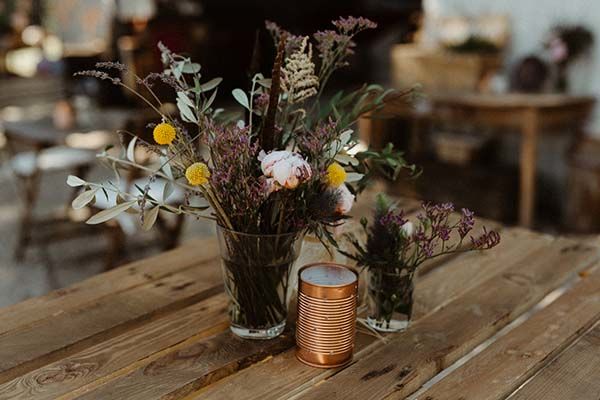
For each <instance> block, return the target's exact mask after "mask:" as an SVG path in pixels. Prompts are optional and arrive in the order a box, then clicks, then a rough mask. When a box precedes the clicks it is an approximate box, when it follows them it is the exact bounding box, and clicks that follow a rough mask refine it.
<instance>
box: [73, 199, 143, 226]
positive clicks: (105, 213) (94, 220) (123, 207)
mask: <svg viewBox="0 0 600 400" xmlns="http://www.w3.org/2000/svg"><path fill="white" fill-rule="evenodd" d="M135 203H137V200H130V201H127V202H125V203H121V204H117V205H116V206H114V207H111V208H107V209H106V210H102V211H100V212H99V213H97V214H94V215H92V216H91V217H90V219H88V220H87V221H86V222H85V223H86V224H89V225H96V224H101V223H102V222H106V221H108V220H109V219H112V218H114V217H116V216H117V215H119V214H121V213H122V212H124V211H127V210H128V209H130V208H131V207H132V206H133V205H134V204H135Z"/></svg>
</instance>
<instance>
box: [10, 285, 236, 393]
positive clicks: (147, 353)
mask: <svg viewBox="0 0 600 400" xmlns="http://www.w3.org/2000/svg"><path fill="white" fill-rule="evenodd" d="M226 308H227V298H226V296H225V294H224V293H222V294H219V295H216V296H213V297H210V298H208V299H206V300H204V301H201V302H199V303H196V304H193V305H191V306H189V307H187V308H184V309H182V310H179V311H177V312H174V313H172V314H169V315H167V316H165V317H163V318H160V319H157V320H156V321H152V322H149V323H147V324H145V325H143V326H141V327H138V328H136V329H133V330H131V331H127V332H125V333H124V334H121V335H119V336H116V337H114V338H112V339H108V340H106V341H104V342H101V343H98V344H97V345H94V346H91V347H89V348H87V349H84V350H82V351H80V352H78V353H75V354H72V355H70V356H67V357H65V358H62V359H61V360H59V361H56V362H54V363H52V364H48V365H46V366H43V367H41V368H39V369H36V370H34V371H31V372H29V373H27V374H24V375H22V376H19V377H18V378H15V379H13V380H12V381H9V382H6V383H4V384H2V385H0V399H2V400H4V399H6V400H8V399H11V400H20V399H23V400H25V399H36V400H42V399H56V398H58V397H60V396H62V395H65V394H67V393H68V394H69V395H68V396H67V397H72V396H74V395H76V394H78V393H81V390H83V389H85V390H90V389H91V388H94V387H95V386H99V385H100V384H102V383H103V382H104V381H107V380H110V379H111V377H112V375H119V374H120V375H123V374H125V372H124V371H127V370H128V369H133V368H135V365H136V364H137V363H140V362H141V361H140V360H143V362H144V363H146V364H147V363H150V362H151V361H153V360H154V359H156V358H158V357H160V355H161V354H162V353H163V352H165V349H169V351H172V350H174V348H173V346H182V345H183V344H182V342H184V341H186V343H187V342H190V341H198V340H199V339H202V338H204V337H207V336H212V335H214V334H215V333H218V332H219V331H222V330H225V329H227V326H228V319H227V313H226ZM113 378H114V377H113ZM83 386H85V388H83Z"/></svg>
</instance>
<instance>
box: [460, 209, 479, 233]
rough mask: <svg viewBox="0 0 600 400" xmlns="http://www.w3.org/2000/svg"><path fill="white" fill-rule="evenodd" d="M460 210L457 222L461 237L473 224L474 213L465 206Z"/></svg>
mask: <svg viewBox="0 0 600 400" xmlns="http://www.w3.org/2000/svg"><path fill="white" fill-rule="evenodd" d="M461 211H462V216H461V218H460V221H459V222H458V234H459V235H460V237H461V239H463V238H464V237H465V236H467V234H468V233H469V232H470V231H471V229H473V226H474V225H475V214H474V213H473V211H471V210H469V209H467V208H463V209H462V210H461Z"/></svg>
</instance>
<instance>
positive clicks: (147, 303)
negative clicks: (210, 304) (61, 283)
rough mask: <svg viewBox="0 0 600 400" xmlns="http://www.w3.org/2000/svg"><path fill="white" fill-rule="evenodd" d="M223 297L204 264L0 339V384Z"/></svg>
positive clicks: (213, 266)
mask: <svg viewBox="0 0 600 400" xmlns="http://www.w3.org/2000/svg"><path fill="white" fill-rule="evenodd" d="M221 291H222V282H221V271H220V269H219V268H218V263H217V262H215V261H214V260H213V261H208V262H205V263H203V264H198V265H196V266H195V267H192V268H188V269H185V270H183V271H179V272H178V273H177V274H175V275H170V276H167V277H165V278H162V279H158V280H154V281H151V282H149V283H147V284H145V285H140V286H137V287H134V288H132V289H131V290H128V291H124V292H119V293H117V294H115V295H113V296H107V297H105V298H102V299H101V300H99V301H97V302H94V303H92V304H88V305H87V306H86V307H85V308H82V309H75V310H70V311H67V312H64V313H60V314H58V315H55V316H53V317H52V318H50V319H43V320H40V321H38V322H37V323H33V324H31V325H28V326H26V327H24V328H23V329H17V330H13V331H11V332H9V333H7V334H5V335H3V336H2V337H0V383H2V382H6V381H7V380H10V379H13V378H15V377H17V376H19V375H22V374H24V373H26V372H29V371H31V370H33V369H35V368H39V367H41V366H43V365H46V364H48V363H51V362H53V361H56V360H59V359H61V358H64V357H65V356H67V355H69V354H72V353H74V352H77V351H80V350H82V349H84V348H86V347H89V346H92V345H94V344H96V343H99V342H102V341H105V340H107V339H109V338H111V337H114V336H116V335H119V334H121V333H123V332H125V331H127V330H130V329H133V328H135V327H137V326H140V325H141V324H143V323H146V322H148V321H149V320H151V319H153V318H159V317H161V316H163V315H165V314H166V313H170V312H174V311H176V310H178V309H181V308H184V307H186V306H189V305H191V304H194V303H196V302H198V301H200V300H203V299H206V298H208V297H210V296H212V295H215V294H217V293H220V292H221Z"/></svg>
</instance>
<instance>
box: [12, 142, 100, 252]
mask: <svg viewBox="0 0 600 400" xmlns="http://www.w3.org/2000/svg"><path fill="white" fill-rule="evenodd" d="M94 161H95V153H94V151H91V150H87V149H76V148H70V147H66V146H55V147H49V148H45V149H36V150H32V151H25V152H20V153H16V154H14V155H13V156H12V157H11V159H10V160H9V163H8V164H9V167H10V170H11V171H12V173H13V175H14V177H15V178H16V183H17V187H18V191H19V194H20V197H21V200H22V202H21V205H22V208H21V215H20V223H19V232H18V239H17V246H16V249H15V259H16V260H17V261H22V260H23V258H24V257H25V252H26V250H27V247H28V246H29V245H30V244H31V241H32V230H33V228H34V226H35V225H36V224H37V223H47V222H49V221H47V220H39V221H36V220H35V219H34V217H33V216H34V210H35V207H36V205H37V201H38V196H39V188H40V180H41V178H42V176H43V175H44V174H47V173H49V172H56V171H65V172H67V173H72V174H76V175H77V176H81V177H85V175H86V174H87V172H88V170H89V168H90V166H91V165H92V164H93V163H94ZM66 175H67V174H65V179H66ZM75 196H76V191H73V193H72V194H71V197H70V200H69V202H68V203H67V204H65V210H66V211H67V210H68V209H69V207H70V202H71V201H72V200H73V198H75ZM60 219H64V216H63V217H62V218H60Z"/></svg>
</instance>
